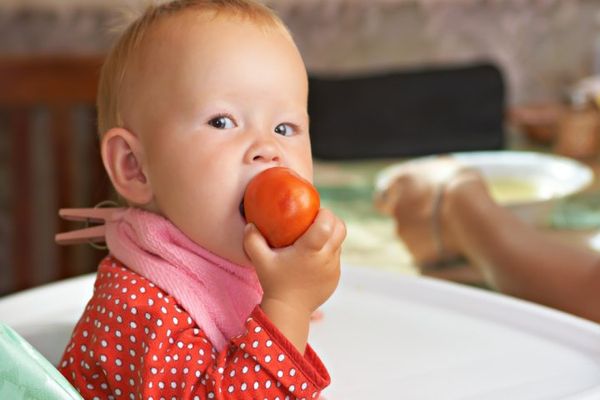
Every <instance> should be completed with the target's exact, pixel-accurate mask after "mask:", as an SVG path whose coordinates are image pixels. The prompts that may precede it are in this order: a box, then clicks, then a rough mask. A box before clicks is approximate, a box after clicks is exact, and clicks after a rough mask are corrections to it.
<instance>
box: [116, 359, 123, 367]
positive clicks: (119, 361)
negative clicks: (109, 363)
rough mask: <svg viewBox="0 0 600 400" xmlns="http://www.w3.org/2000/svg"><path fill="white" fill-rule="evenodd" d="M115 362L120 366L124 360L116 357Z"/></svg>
mask: <svg viewBox="0 0 600 400" xmlns="http://www.w3.org/2000/svg"><path fill="white" fill-rule="evenodd" d="M115 364H116V365H117V366H119V367H120V366H121V365H123V361H121V359H120V358H117V359H115Z"/></svg>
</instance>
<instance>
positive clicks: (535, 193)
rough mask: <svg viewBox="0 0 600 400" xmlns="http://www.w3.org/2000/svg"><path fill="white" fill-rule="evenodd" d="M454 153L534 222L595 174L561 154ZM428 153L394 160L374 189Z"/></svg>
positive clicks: (496, 195) (502, 200)
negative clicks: (403, 159)
mask: <svg viewBox="0 0 600 400" xmlns="http://www.w3.org/2000/svg"><path fill="white" fill-rule="evenodd" d="M450 156H451V157H453V158H455V159H456V160H458V161H459V162H460V163H462V164H464V165H465V166H468V167H471V168H474V169H476V170H478V171H479V172H480V173H481V174H482V176H483V177H484V179H485V181H486V182H487V184H488V187H489V189H490V192H491V195H492V197H493V198H494V199H495V200H496V201H497V202H498V203H499V204H501V205H503V206H506V207H509V208H510V209H512V210H514V211H515V212H516V213H517V214H518V215H519V216H521V217H523V218H524V219H525V220H527V221H529V222H532V223H534V224H538V225H540V224H541V225H543V224H545V223H546V217H547V214H548V211H549V208H550V207H551V206H552V204H553V203H554V201H556V200H558V199H561V198H564V197H566V196H569V195H572V194H575V193H578V192H581V191H582V190H584V189H585V188H586V187H588V186H589V185H590V184H591V183H592V181H593V178H594V174H593V172H592V170H591V168H589V167H588V166H586V165H584V164H582V163H580V162H578V161H576V160H573V159H570V158H567V157H562V156H556V155H550V154H542V153H535V152H526V151H480V152H465V153H453V154H450ZM433 157H436V156H427V157H421V158H417V159H413V160H410V161H406V162H401V163H398V164H393V165H391V166H389V167H387V168H385V169H383V170H382V171H380V172H379V173H378V174H377V176H376V182H375V189H376V190H377V191H381V190H384V189H385V188H387V187H388V186H389V185H390V184H391V183H392V182H393V180H394V177H395V175H396V174H397V173H398V171H399V170H400V169H401V168H402V166H403V165H406V163H422V162H426V161H428V160H431V159H432V158H433Z"/></svg>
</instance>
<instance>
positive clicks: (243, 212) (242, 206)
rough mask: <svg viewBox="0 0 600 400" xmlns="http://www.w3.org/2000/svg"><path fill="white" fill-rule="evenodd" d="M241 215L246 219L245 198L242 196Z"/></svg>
mask: <svg viewBox="0 0 600 400" xmlns="http://www.w3.org/2000/svg"><path fill="white" fill-rule="evenodd" d="M240 215H241V216H242V218H244V221H245V220H246V212H245V211H244V199H243V198H242V201H241V202H240Z"/></svg>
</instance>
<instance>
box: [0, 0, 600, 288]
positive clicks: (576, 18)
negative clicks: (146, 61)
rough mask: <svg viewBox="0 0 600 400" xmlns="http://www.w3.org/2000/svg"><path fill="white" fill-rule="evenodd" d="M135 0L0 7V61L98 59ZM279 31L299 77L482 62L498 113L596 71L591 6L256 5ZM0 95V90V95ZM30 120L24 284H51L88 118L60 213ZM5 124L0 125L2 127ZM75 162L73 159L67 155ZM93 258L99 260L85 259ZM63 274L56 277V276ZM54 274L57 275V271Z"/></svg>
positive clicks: (293, 1) (3, 213)
mask: <svg viewBox="0 0 600 400" xmlns="http://www.w3.org/2000/svg"><path fill="white" fill-rule="evenodd" d="M144 2H145V1H143V0H142V1H134V0H0V57H7V56H11V57H12V56H15V55H18V56H23V57H28V56H35V55H49V56H52V55H79V56H81V55H86V56H94V57H102V56H103V54H104V53H105V52H106V51H107V49H108V48H109V46H110V44H111V42H112V39H113V37H114V32H115V30H114V29H113V28H114V27H115V26H118V25H119V22H118V21H119V16H120V15H122V13H123V11H126V12H135V10H136V9H139V8H140V4H143V3H144ZM266 2H267V4H269V5H270V6H271V7H273V8H274V9H275V10H276V11H277V12H278V13H279V14H280V15H281V16H282V18H283V19H284V21H285V22H286V23H287V24H288V25H289V27H290V29H291V31H292V33H293V35H294V37H295V39H296V41H297V43H298V46H299V47H300V50H301V52H302V53H303V56H304V58H305V61H306V64H307V67H308V69H309V71H310V72H311V73H313V74H325V73H326V74H330V75H331V74H340V75H344V74H353V73H370V72H377V71H382V70H396V69H398V70H401V69H414V68H419V67H429V66H440V65H441V66H448V65H455V64H465V63H471V62H479V61H492V62H494V63H495V64H496V65H498V66H499V67H500V68H501V70H502V71H503V73H504V75H505V79H506V81H507V86H508V102H509V105H517V104H533V103H543V102H558V101H560V100H561V99H562V97H563V96H564V94H565V90H566V88H568V86H569V85H571V84H572V83H574V82H575V81H577V80H578V79H580V78H582V77H585V76H587V75H590V74H592V73H594V72H598V70H599V69H600V66H598V63H597V62H595V60H600V22H599V16H600V1H598V0H569V1H562V0H267V1H266ZM2 90H3V88H2V87H0V91H2ZM2 115H3V114H1V113H0V294H5V293H9V292H11V291H14V290H16V289H22V288H23V285H20V286H19V285H16V284H15V271H14V268H13V265H11V246H10V245H11V243H12V242H13V241H14V237H13V232H14V225H15V223H18V222H15V220H14V218H13V217H14V212H15V211H14V210H15V204H17V203H18V201H19V199H15V198H13V197H14V196H12V194H14V190H13V188H12V187H11V182H10V178H9V176H10V171H9V169H10V167H9V162H8V160H9V159H10V158H11V148H12V147H11V143H10V141H11V139H10V138H9V136H8V135H6V134H4V132H6V131H7V128H6V119H5V118H4V119H3V118H2ZM44 118H45V114H44V112H43V110H42V111H40V112H39V113H38V114H37V116H36V117H35V118H34V123H33V124H32V125H31V126H30V131H31V135H32V136H31V137H32V138H33V139H32V140H31V149H30V150H31V154H32V155H33V157H32V159H33V162H34V164H35V165H34V166H33V167H32V174H33V175H34V176H33V179H32V182H33V183H32V185H33V187H32V191H31V193H32V197H33V200H35V201H34V205H35V220H34V221H33V225H35V226H36V229H35V232H34V236H35V243H36V244H35V245H34V247H32V248H31V252H32V253H33V254H34V256H33V257H32V261H31V263H32V265H31V266H30V275H31V279H29V280H28V281H27V284H26V286H29V285H37V284H41V283H45V282H49V281H52V280H54V279H56V278H57V277H60V276H62V275H61V274H60V273H59V272H57V271H58V270H60V268H59V267H58V266H57V265H56V264H57V262H58V261H57V260H58V257H57V250H56V246H55V245H54V243H53V235H54V233H56V231H57V229H58V226H59V225H58V222H57V218H56V211H57V209H58V208H59V207H64V206H72V207H73V206H79V207H87V206H93V204H90V203H89V202H90V196H87V195H85V193H84V191H86V190H87V191H89V184H88V189H85V187H86V181H88V180H89V179H88V174H87V173H86V171H87V169H86V168H87V167H86V165H87V163H88V161H89V159H88V157H85V156H81V154H87V153H85V152H84V151H83V150H82V149H84V148H86V147H89V146H90V143H93V142H94V140H95V133H94V132H93V129H90V124H89V121H90V120H91V121H93V118H94V116H93V112H92V114H90V111H89V110H87V111H86V110H82V111H81V112H77V113H75V114H74V116H73V124H75V125H76V126H80V128H78V129H77V132H79V133H78V134H77V136H76V137H75V138H74V142H75V145H74V146H75V149H76V150H75V152H76V154H79V155H80V156H79V161H76V162H79V163H80V165H81V168H80V169H78V171H79V173H78V174H77V176H76V177H73V178H72V181H73V185H74V186H75V185H76V186H77V187H83V189H80V190H79V189H78V190H76V191H75V192H74V193H73V195H72V197H71V199H70V200H69V204H57V203H56V202H55V201H51V200H50V199H53V198H54V197H53V195H52V193H53V191H55V190H56V185H55V182H54V181H53V179H54V175H53V174H52V168H51V167H50V166H49V165H47V163H46V161H47V160H46V158H48V154H49V152H48V149H49V145H48V143H49V142H48V140H49V139H48V128H47V125H48V124H47V122H45V120H44ZM3 121H4V122H3ZM74 157H75V159H77V156H76V155H75V156H74ZM89 254H90V253H89V251H87V250H86V251H84V252H82V255H80V256H79V257H76V258H73V259H72V260H70V261H69V262H71V263H73V266H72V267H69V268H68V269H67V270H68V274H69V275H75V274H79V273H84V272H88V271H93V270H94V269H95V259H94V256H90V255H89ZM95 254H96V255H97V254H98V253H95ZM63 270H64V268H63ZM63 275H64V274H63Z"/></svg>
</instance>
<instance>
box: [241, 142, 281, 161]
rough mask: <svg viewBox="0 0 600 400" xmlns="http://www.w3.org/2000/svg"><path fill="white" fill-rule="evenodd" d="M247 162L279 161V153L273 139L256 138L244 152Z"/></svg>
mask: <svg viewBox="0 0 600 400" xmlns="http://www.w3.org/2000/svg"><path fill="white" fill-rule="evenodd" d="M246 161H247V162H267V163H268V162H272V163H278V162H279V161H281V154H280V151H279V147H278V145H277V143H275V141H274V139H266V138H263V139H261V140H257V141H255V142H254V143H252V145H251V146H250V148H249V149H248V151H247V153H246Z"/></svg>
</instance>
